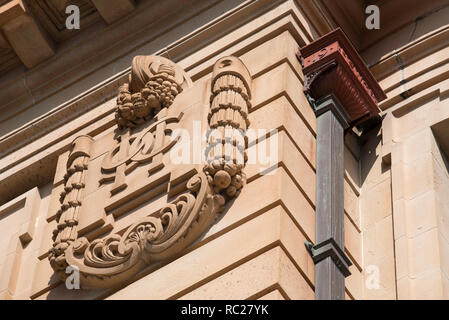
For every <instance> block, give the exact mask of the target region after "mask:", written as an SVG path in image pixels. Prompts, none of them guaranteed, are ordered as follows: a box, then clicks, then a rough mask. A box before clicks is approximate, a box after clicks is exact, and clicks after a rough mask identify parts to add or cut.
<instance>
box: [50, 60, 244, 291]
mask: <svg viewBox="0 0 449 320" xmlns="http://www.w3.org/2000/svg"><path fill="white" fill-rule="evenodd" d="M154 59H156V61H159V62H160V61H161V60H158V59H159V57H151V56H150V57H140V58H139V59H135V60H134V61H133V70H132V76H131V79H130V81H129V83H128V84H127V86H126V88H128V89H127V90H129V89H130V88H132V90H131V92H130V94H131V102H132V103H133V104H132V107H131V105H128V106H126V104H123V102H124V101H126V103H130V102H129V100H124V99H122V98H121V95H122V94H123V88H124V87H122V88H121V89H120V92H119V98H118V104H117V114H118V116H117V125H118V126H119V127H123V126H130V127H132V126H135V125H138V124H139V123H140V121H146V120H147V119H149V117H151V115H152V114H154V112H155V111H156V110H157V109H158V108H164V107H165V108H167V107H169V106H170V104H171V103H172V102H173V99H174V98H175V97H176V95H175V94H172V96H170V95H165V96H162V94H160V92H158V91H156V89H154V88H155V87H151V85H152V84H151V82H152V81H153V80H156V82H157V83H158V84H161V85H163V86H164V85H166V86H167V87H168V86H169V84H168V83H165V84H164V82H163V81H162V83H160V81H158V78H155V77H161V78H164V77H169V78H170V77H171V78H170V79H175V80H176V79H177V80H176V83H177V84H178V86H177V87H176V89H177V90H178V89H179V88H182V84H186V83H187V85H189V81H190V80H189V79H188V77H187V76H186V75H185V73H184V71H182V73H178V72H176V71H175V73H172V72H171V71H169V69H170V70H175V68H179V67H177V66H176V65H175V64H174V63H172V62H170V61H169V60H166V59H165V60H164V61H163V62H164V63H159V64H158V65H156V66H154V68H152V67H151V66H150V67H149V68H148V62H152V61H154ZM167 61H168V62H167ZM168 67H169V68H168ZM179 74H181V75H182V77H181V76H179ZM168 82H170V88H172V84H173V82H171V81H168ZM144 84H145V85H144ZM153 84H154V85H155V86H156V84H155V83H153ZM146 88H148V89H149V90H150V91H147V90H146ZM153 89H154V93H153V92H152V91H151V90H153ZM137 90H138V91H139V92H140V94H141V95H140V97H142V99H144V100H145V102H143V100H140V97H139V99H135V100H134V101H136V103H134V102H133V98H132V94H133V93H132V92H137ZM142 91H144V92H147V93H148V94H147V93H145V94H143V93H142ZM179 91H180V90H178V93H179ZM161 92H164V90H161ZM173 93H175V92H174V91H173ZM126 94H128V93H126ZM250 97H251V77H250V75H249V72H248V70H247V69H246V67H245V66H244V65H243V63H242V62H241V61H240V60H239V59H238V58H235V57H226V58H222V59H220V60H219V61H217V63H216V64H215V66H214V70H213V78H212V83H211V103H210V110H209V117H208V121H209V127H210V129H212V131H215V130H213V129H217V130H216V131H217V132H220V133H223V136H222V137H218V136H217V135H216V134H215V135H213V134H211V135H210V136H209V140H208V145H207V148H206V152H207V154H208V155H209V162H208V163H207V164H206V165H205V166H204V168H203V171H201V172H199V173H197V174H196V175H195V176H193V177H192V178H190V179H189V181H188V182H187V189H188V192H187V193H184V194H181V195H180V196H178V197H177V198H176V199H175V200H174V201H173V202H171V203H168V204H167V205H165V206H164V207H163V208H162V209H161V210H160V211H159V212H158V214H156V215H153V216H148V217H145V218H144V219H141V220H140V221H138V222H136V223H135V224H133V225H132V226H130V227H129V228H128V229H127V230H126V231H125V232H124V233H123V235H119V234H111V235H109V236H106V237H105V238H102V239H96V240H93V241H92V242H89V240H88V239H87V238H85V237H80V238H78V236H77V231H76V228H77V221H78V220H77V219H78V216H77V212H78V210H77V208H78V209H79V206H80V205H82V193H80V192H82V190H81V189H82V187H84V184H83V182H82V181H83V180H82V179H83V172H84V171H83V170H85V169H86V168H87V165H88V159H89V148H90V144H88V143H87V141H91V140H87V139H90V138H88V137H80V138H78V139H77V140H75V141H74V144H73V150H72V152H71V153H70V156H69V161H68V162H67V166H68V170H67V179H66V191H65V193H64V194H63V195H61V213H59V214H58V217H57V219H58V220H57V221H58V229H57V230H56V231H55V237H54V241H55V242H54V247H53V249H51V250H50V254H49V260H50V263H51V266H52V267H53V269H54V270H55V271H56V273H57V274H58V275H59V276H60V277H61V278H62V279H65V277H66V276H67V275H66V274H65V268H66V267H67V266H68V265H71V266H74V267H77V268H78V269H79V271H80V283H81V286H82V288H84V289H99V288H109V287H112V286H115V285H118V284H120V283H122V282H123V281H126V280H129V279H130V278H131V277H132V276H134V275H135V274H136V273H138V272H139V271H140V270H142V269H143V268H144V267H145V266H147V265H148V264H150V263H153V262H155V261H161V260H164V259H169V258H172V257H174V256H176V255H177V254H179V253H180V252H182V250H184V249H185V248H186V247H187V246H189V245H190V244H192V243H193V242H194V241H196V240H197V239H198V238H199V236H200V235H201V234H203V233H204V232H205V231H206V230H207V229H208V228H209V227H210V226H211V224H212V223H213V222H214V221H215V220H216V219H217V217H218V215H219V213H220V212H221V211H222V209H223V207H224V204H225V203H226V201H228V200H229V199H231V198H233V197H235V196H237V195H238V193H239V192H240V190H241V188H242V186H243V184H244V180H245V179H244V174H243V172H242V169H243V167H244V164H245V161H246V155H245V149H246V141H245V139H244V134H245V131H246V128H247V127H248V125H249V121H248V108H249V106H250ZM128 98H129V97H127V98H126V99H128ZM155 99H156V100H157V101H156V100H155ZM142 105H145V106H146V107H145V108H147V111H148V113H147V111H145V112H144V113H139V112H140V111H139V110H140V109H139V108H141V106H142ZM125 106H126V107H127V108H130V110H138V112H137V113H136V112H134V113H124V112H123V108H124V107H125ZM154 106H156V107H154ZM120 108H122V109H121V111H120ZM130 114H133V116H135V117H134V118H133V117H128V116H129V115H130ZM143 114H145V115H143ZM142 115H143V116H142ZM125 120H126V121H125ZM212 131H211V132H212ZM219 147H221V149H220V148H219ZM72 167H73V168H74V169H73V170H72ZM78 168H79V170H78ZM75 169H76V170H78V171H74V170H75ZM81 169H83V170H81ZM77 172H79V173H80V174H81V176H79V175H77V178H75V177H74V175H75V173H77ZM78 176H79V177H78ZM72 177H73V178H72ZM73 183H75V184H73ZM75 189H76V192H75V191H74V190H75ZM72 192H74V194H73V195H72ZM77 197H78V198H77ZM72 199H75V200H76V201H75V202H73V201H72V202H70V201H71V200H72ZM72 203H73V208H74V209H73V210H71V209H70V208H72ZM72 211H73V214H72V213H71V212H72ZM69 212H70V213H69ZM66 235H69V236H66Z"/></svg>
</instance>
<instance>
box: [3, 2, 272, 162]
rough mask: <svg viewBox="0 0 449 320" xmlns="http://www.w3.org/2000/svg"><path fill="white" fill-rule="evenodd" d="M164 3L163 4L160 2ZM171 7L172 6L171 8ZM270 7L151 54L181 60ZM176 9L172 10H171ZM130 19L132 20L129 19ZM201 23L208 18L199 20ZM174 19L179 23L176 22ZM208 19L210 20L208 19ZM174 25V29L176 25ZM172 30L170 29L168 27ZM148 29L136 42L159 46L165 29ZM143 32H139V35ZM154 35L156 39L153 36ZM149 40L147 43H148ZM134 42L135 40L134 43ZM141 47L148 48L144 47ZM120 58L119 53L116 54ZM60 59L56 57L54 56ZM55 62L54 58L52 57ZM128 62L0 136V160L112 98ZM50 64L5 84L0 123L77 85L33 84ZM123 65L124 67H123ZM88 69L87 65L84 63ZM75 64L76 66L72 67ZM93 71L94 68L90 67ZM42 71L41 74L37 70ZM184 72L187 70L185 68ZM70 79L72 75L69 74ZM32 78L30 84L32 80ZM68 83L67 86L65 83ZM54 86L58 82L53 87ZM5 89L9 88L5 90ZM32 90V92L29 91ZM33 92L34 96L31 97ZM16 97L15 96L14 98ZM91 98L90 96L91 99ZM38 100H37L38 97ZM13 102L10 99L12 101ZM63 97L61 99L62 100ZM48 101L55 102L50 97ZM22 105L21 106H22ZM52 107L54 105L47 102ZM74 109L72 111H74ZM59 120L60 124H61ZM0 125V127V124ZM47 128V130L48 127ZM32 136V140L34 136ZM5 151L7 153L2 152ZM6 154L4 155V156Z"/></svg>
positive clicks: (253, 5)
mask: <svg viewBox="0 0 449 320" xmlns="http://www.w3.org/2000/svg"><path fill="white" fill-rule="evenodd" d="M164 3H165V2H164ZM171 6H173V4H171ZM272 6H273V3H272V2H271V1H268V0H261V1H247V2H245V3H244V4H242V5H240V6H237V7H235V8H233V9H232V10H229V11H228V12H226V14H224V15H222V16H220V17H218V18H217V19H215V20H213V21H210V22H209V23H206V24H204V25H202V26H201V27H200V28H198V29H196V30H194V31H193V32H191V33H190V34H188V35H186V36H185V37H183V38H181V39H179V40H177V41H174V42H173V43H171V44H169V45H168V46H166V47H163V48H160V46H159V47H158V49H157V50H156V51H155V52H154V53H155V54H159V55H165V56H169V57H170V58H171V59H172V60H174V61H179V60H180V59H182V58H183V57H185V56H186V55H188V54H189V52H191V51H193V50H198V49H199V48H201V47H204V46H205V45H206V44H208V43H209V42H211V41H213V40H215V39H214V38H215V37H216V35H217V34H223V33H229V32H231V31H232V30H235V29H236V28H237V27H239V26H240V25H242V24H244V23H246V22H247V20H246V19H240V20H239V21H238V23H235V24H231V25H229V23H228V21H230V20H235V17H236V16H240V17H241V16H242V15H243V16H245V17H246V18H247V19H250V18H251V17H252V16H253V15H254V14H256V16H257V15H260V14H262V13H263V12H266V11H267V10H269V9H270V8H271V7H272ZM175 7H176V6H175ZM207 9H209V8H208V7H207V8H205V9H204V8H202V10H207ZM195 14H198V12H195ZM130 18H132V16H130ZM203 18H204V19H206V18H208V17H203ZM176 19H179V17H178V18H176ZM176 19H175V18H174V20H175V21H176V23H177V24H178V26H179V25H182V24H183V22H184V21H185V19H186V18H185V16H184V19H183V20H181V21H179V20H176ZM208 19H210V18H208ZM176 23H175V25H176ZM172 27H173V26H172ZM148 28H152V32H151V33H148V32H147V33H146V34H151V36H146V39H145V40H142V39H141V38H138V39H139V42H140V43H142V42H143V43H146V42H149V41H150V42H151V41H156V42H159V40H156V39H157V38H158V37H159V36H160V35H161V34H163V33H165V32H166V30H165V29H166V28H162V30H160V33H159V34H156V32H155V29H154V27H153V25H148ZM211 29H213V32H211ZM110 32H112V34H113V33H114V32H113V31H112V30H111V31H110ZM142 33H144V32H142V31H141V32H140V34H142ZM155 34H156V35H155ZM133 37H134V38H137V37H136V36H135V35H133ZM148 37H150V38H151V39H148ZM136 40H137V39H136ZM154 45H155V46H158V45H159V43H155V44H154ZM145 46H148V45H147V44H146V45H145ZM123 50H127V51H135V48H132V47H131V48H130V46H126V48H125V49H123V48H122V49H121V51H123ZM141 51H142V52H143V51H144V52H145V53H151V52H152V51H151V50H150V49H140V50H137V51H136V52H141ZM120 54H121V55H123V53H120ZM129 54H130V53H129V52H127V53H125V57H126V56H127V55H129ZM58 55H60V53H58V54H57V55H56V56H58ZM113 56H114V55H111V57H109V58H110V59H112V58H113ZM55 58H56V57H55ZM130 59H131V58H129V59H120V61H121V62H122V61H123V65H124V69H123V70H122V71H121V72H119V73H115V74H113V75H112V76H110V77H108V78H107V79H106V80H104V81H102V82H101V83H99V84H97V85H95V86H92V87H90V88H88V89H87V90H86V91H84V92H82V93H81V94H79V95H78V96H76V97H74V98H73V99H70V100H69V101H67V102H64V103H62V104H60V105H59V106H58V107H56V108H53V109H51V110H49V111H48V112H46V113H43V114H42V115H41V116H39V117H36V118H35V119H33V120H32V121H31V122H29V123H26V124H25V125H23V126H21V127H19V128H17V129H15V130H13V131H10V132H9V133H7V134H5V135H3V137H1V138H0V157H3V156H4V155H5V154H8V153H9V152H11V151H12V150H8V149H9V148H11V147H12V148H13V150H14V149H16V148H17V145H18V143H20V142H22V143H23V142H24V141H27V143H29V142H30V141H33V140H34V139H36V138H38V137H39V136H42V135H43V134H45V132H48V129H54V128H57V127H58V126H60V125H62V124H64V123H65V122H67V121H69V120H70V116H71V115H72V117H73V114H76V113H77V112H86V111H87V110H89V109H90V108H92V103H93V101H95V103H96V105H98V104H100V103H102V102H104V101H106V100H107V99H108V98H110V97H112V96H113V95H115V89H116V88H117V87H118V86H119V85H120V84H122V83H123V82H124V81H125V80H126V78H127V75H128V74H129V72H130V68H129V67H126V64H128V65H129V61H130ZM50 60H51V61H48V62H47V63H44V64H43V65H41V66H39V67H38V68H35V69H33V70H30V71H29V72H28V73H27V75H26V78H24V79H21V80H19V79H14V80H13V81H9V84H6V83H5V84H4V86H5V87H3V85H2V87H3V88H5V89H4V90H2V91H3V95H5V94H6V96H3V97H1V96H2V92H1V91H0V98H1V99H4V101H11V102H10V103H8V104H6V105H4V106H3V112H2V114H1V118H0V121H1V122H4V121H8V120H9V119H11V118H13V117H15V116H16V115H17V114H18V112H21V111H23V110H26V109H28V108H30V107H33V105H34V106H36V105H38V104H44V105H43V107H44V108H48V106H49V105H50V104H49V103H48V102H47V103H45V100H46V99H48V98H50V97H51V95H53V94H58V91H59V90H61V89H62V90H63V87H66V86H68V85H70V83H72V82H73V81H77V80H78V79H77V78H76V76H71V77H69V76H68V74H67V73H65V72H63V73H61V78H62V79H61V78H57V77H56V78H51V80H48V81H47V82H46V83H42V81H37V80H38V79H42V73H45V74H48V73H51V74H55V73H56V74H57V72H56V70H53V71H50V70H46V69H49V68H55V67H56V68H60V67H61V66H59V67H58V66H57V65H53V64H52V63H51V62H52V60H54V59H50ZM99 62H101V65H102V66H103V65H104V64H105V63H104V61H97V64H98V63H99ZM125 62H126V64H125ZM87 63H88V64H89V65H90V64H91V63H90V62H87ZM75 64H76V63H75ZM117 64H118V63H117V62H115V63H114V65H117ZM102 66H100V67H102ZM91 67H94V66H91ZM117 67H119V66H116V67H114V68H113V69H116V68H117ZM76 68H78V69H79V72H81V73H85V72H87V71H88V72H89V73H92V69H89V68H88V67H87V66H83V65H80V66H78V65H77V66H76ZM41 69H42V70H41ZM186 69H187V68H186ZM71 75H73V73H72V74H71ZM33 78H34V80H32V79H33ZM67 81H69V82H70V83H67ZM55 82H58V83H57V84H55ZM20 86H25V87H24V88H19V87H20ZM8 87H9V88H8ZM14 87H16V89H18V92H17V91H15V90H14ZM33 87H34V88H33ZM33 92H36V94H34V93H33ZM14 93H16V94H14ZM92 94H93V96H92ZM39 96H40V97H39ZM13 97H14V98H16V99H12V98H13ZM66 97H67V96H65V99H66ZM51 98H52V100H53V99H55V98H53V97H51ZM24 101H25V102H24ZM51 103H52V104H54V102H51ZM86 103H87V104H88V105H91V107H90V108H88V109H84V111H83V108H82V107H81V106H82V105H86ZM74 109H76V110H74ZM58 119H62V120H63V122H61V120H58ZM1 122H0V123H1ZM50 124H51V127H49V125H50ZM35 135H36V136H35ZM6 150H8V151H6ZM5 151H6V152H5Z"/></svg>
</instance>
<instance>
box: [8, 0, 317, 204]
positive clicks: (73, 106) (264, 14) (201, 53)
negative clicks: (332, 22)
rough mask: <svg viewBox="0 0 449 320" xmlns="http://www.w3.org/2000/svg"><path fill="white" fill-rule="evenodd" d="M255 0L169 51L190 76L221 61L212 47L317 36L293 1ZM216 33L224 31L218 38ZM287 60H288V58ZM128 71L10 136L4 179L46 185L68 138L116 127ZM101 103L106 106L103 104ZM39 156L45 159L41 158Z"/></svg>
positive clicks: (226, 49) (246, 47)
mask: <svg viewBox="0 0 449 320" xmlns="http://www.w3.org/2000/svg"><path fill="white" fill-rule="evenodd" d="M250 4H252V5H253V6H250V5H245V6H241V8H240V9H236V10H235V11H233V12H229V15H230V16H228V15H226V16H223V17H220V19H217V20H214V21H212V22H211V23H210V24H209V25H207V26H204V27H202V28H201V29H200V30H197V31H196V32H194V33H193V34H192V35H190V36H189V37H187V38H184V39H180V40H179V42H176V43H173V44H172V45H171V46H170V49H169V50H168V52H177V54H176V55H175V58H173V55H172V54H170V56H171V57H172V59H173V60H174V61H177V62H179V63H180V65H181V66H182V67H183V68H184V69H186V70H189V69H190V70H189V74H190V76H191V77H192V78H196V79H200V78H202V77H203V76H205V75H207V74H209V73H210V72H211V70H210V68H211V66H212V65H213V63H214V62H215V61H216V55H215V57H212V58H211V57H209V53H210V48H213V50H214V51H215V50H221V51H220V53H218V54H221V55H223V54H230V55H237V56H242V55H244V54H245V53H246V52H248V51H251V50H252V49H254V48H256V47H258V46H259V45H260V44H261V43H263V42H265V41H269V40H271V39H273V38H275V37H278V36H280V35H281V34H283V33H286V34H287V33H288V34H289V37H292V38H293V39H295V41H296V42H297V43H299V44H304V43H307V42H308V41H309V40H308V39H311V38H312V35H311V34H310V33H307V32H308V31H307V30H310V29H307V28H306V27H305V26H304V25H303V24H302V23H304V17H303V16H301V15H302V13H301V12H300V11H298V9H297V8H296V7H295V6H294V5H293V4H292V2H290V1H286V2H284V3H281V5H280V6H277V9H276V10H271V9H272V7H273V2H271V1H268V2H267V1H264V2H263V3H261V2H257V3H254V2H251V3H250ZM262 4H265V6H262ZM242 16H244V17H245V18H247V19H248V20H242V21H240V20H239V22H241V25H236V24H235V23H234V22H235V20H236V19H238V18H239V17H240V18H241V17H242ZM222 19H223V20H222ZM236 28H237V29H236ZM220 30H221V33H220ZM234 30H238V32H237V34H238V35H239V36H238V37H235V36H234V35H235V33H233V31H234ZM312 31H313V30H312ZM313 32H314V31H313ZM217 34H218V35H219V37H218V38H217ZM207 35H209V36H210V37H212V36H213V38H207ZM248 35H249V36H248ZM227 38H230V39H232V42H231V43H229V40H226V39H227ZM222 40H223V41H222ZM192 46H197V47H196V48H198V49H196V53H195V54H194V55H188V56H187V57H185V58H182V59H181V60H180V58H178V57H179V54H180V53H182V52H183V50H182V48H189V47H190V48H191V47H192ZM171 48H173V49H171ZM296 48H297V47H295V46H292V48H291V49H292V56H291V61H290V62H291V63H290V65H291V67H292V70H293V72H295V73H296V74H297V76H298V77H300V78H302V75H301V74H300V73H301V72H300V68H299V64H297V62H296V59H295V58H294V52H295V50H296ZM164 50H165V48H164V49H161V50H160V51H161V53H163V54H164V55H166V56H168V54H167V50H165V51H164ZM170 50H173V51H170ZM192 50H193V49H192ZM214 59H215V60H214ZM129 61H130V60H128V64H129ZM284 62H287V63H289V61H284ZM279 63H281V61H274V62H273V65H271V64H269V65H264V66H261V67H262V69H260V68H259V69H257V70H254V71H253V75H254V76H257V75H260V74H261V73H263V71H262V70H265V71H267V70H269V69H271V68H274V67H275V66H277V65H278V64H279ZM296 64H297V66H296ZM293 65H295V67H293ZM192 66H193V67H192ZM128 73H129V70H128V68H127V69H125V70H123V71H122V72H120V73H118V74H117V75H116V76H114V77H111V78H109V79H106V80H104V81H103V82H102V83H100V84H98V85H97V86H95V87H93V88H91V89H89V90H88V91H86V92H85V93H83V94H82V95H80V96H78V97H76V98H74V99H73V100H71V101H68V102H67V103H66V104H64V105H61V108H59V107H58V108H57V110H56V109H55V110H52V112H50V113H48V114H47V115H45V117H42V118H41V119H39V121H45V122H46V123H47V124H48V125H52V127H47V126H46V125H42V126H41V125H40V124H42V123H45V122H40V123H39V122H37V123H35V124H33V125H28V126H27V127H24V128H23V129H24V130H25V131H20V135H13V136H11V137H9V138H8V140H5V141H4V142H7V143H8V144H9V146H10V147H12V148H10V149H3V150H5V151H6V152H4V153H3V159H1V160H0V162H2V161H4V162H3V163H6V164H7V167H8V168H6V166H1V167H2V169H6V170H2V172H1V173H0V177H1V179H3V180H5V181H10V182H11V181H16V180H17V181H16V182H17V183H21V184H22V185H21V187H20V188H19V187H18V186H15V187H14V188H15V189H14V190H16V189H17V190H16V192H19V191H20V190H26V184H27V183H31V180H32V181H37V182H33V183H39V184H42V183H43V182H44V181H43V180H42V179H41V178H38V176H42V174H45V172H46V171H45V170H47V171H48V170H53V169H51V168H52V167H54V166H55V159H56V158H55V157H56V155H57V154H59V153H61V152H63V151H64V150H66V149H67V148H68V145H69V144H67V143H66V141H69V140H70V137H72V135H73V134H74V133H75V132H78V133H79V134H80V133H83V134H90V135H93V136H95V135H97V134H99V133H100V132H102V131H104V130H107V128H109V127H111V126H112V125H113V123H114V121H113V115H112V114H111V112H113V105H114V103H115V99H111V98H112V96H113V95H115V94H116V90H115V88H116V87H118V86H119V85H120V84H121V83H123V81H126V79H127V75H128ZM108 99H110V100H108ZM107 100H108V101H107ZM104 101H107V102H106V104H102V103H103V102H104ZM100 104H102V105H101V107H100V108H99V105H100ZM53 111H56V112H53ZM90 115H92V116H90ZM75 117H83V119H84V118H86V117H87V118H88V119H89V121H87V122H83V121H81V122H80V123H79V124H75V125H72V122H71V121H72V119H74V118H75ZM95 121H98V123H99V125H98V126H97V127H98V128H97V127H95V125H94V123H95ZM80 124H81V125H80ZM28 133H30V134H28ZM43 135H48V136H47V137H48V138H47V137H45V139H46V140H45V141H46V142H45V144H43V143H41V141H43V140H42V139H39V138H40V137H42V136H43ZM12 139H17V140H15V143H12V141H13V140H12ZM68 139H69V140H68ZM72 139H73V138H72ZM69 142H70V141H69ZM0 145H1V142H0ZM24 145H28V146H29V147H27V149H26V151H27V152H23V151H24V150H25V149H24V148H23V146H24ZM4 146H5V145H4ZM14 150H16V151H14ZM36 159H40V160H39V161H37V160H36ZM39 163H40V164H39ZM43 163H44V164H45V169H43V168H42V165H41V164H43ZM19 177H28V178H27V179H28V180H29V182H28V180H27V182H26V183H25V181H23V179H22V178H20V179H19ZM16 178H17V179H16ZM36 179H40V180H36ZM16 182H15V183H16ZM19 189H20V190H19ZM17 194H20V193H17ZM6 198H9V199H10V196H7V197H6V194H5V199H6Z"/></svg>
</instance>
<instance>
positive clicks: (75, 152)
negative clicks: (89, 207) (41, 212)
mask: <svg viewBox="0 0 449 320" xmlns="http://www.w3.org/2000/svg"><path fill="white" fill-rule="evenodd" d="M92 142H93V140H92V138H91V137H89V136H80V137H77V138H76V139H75V140H74V141H73V143H72V150H71V152H70V156H69V158H68V160H67V173H66V174H65V175H64V191H62V192H61V194H60V199H59V202H60V203H61V207H60V209H59V210H58V212H57V213H56V221H57V223H58V224H57V228H56V229H55V230H54V231H53V249H52V250H51V251H50V254H49V260H50V264H51V266H52V267H53V269H55V270H65V268H66V266H67V264H66V260H65V254H64V252H65V250H66V249H67V248H68V247H69V245H70V244H71V243H72V242H73V241H75V240H76V238H77V231H76V228H77V225H78V213H79V209H80V206H81V201H82V191H83V189H84V187H85V184H84V181H85V176H86V170H87V166H88V163H89V157H90V147H91V144H92Z"/></svg>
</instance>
